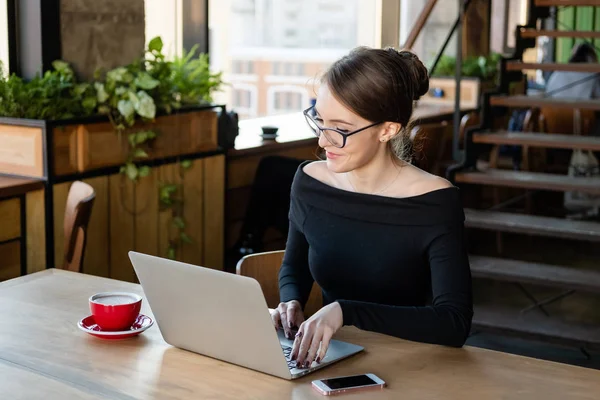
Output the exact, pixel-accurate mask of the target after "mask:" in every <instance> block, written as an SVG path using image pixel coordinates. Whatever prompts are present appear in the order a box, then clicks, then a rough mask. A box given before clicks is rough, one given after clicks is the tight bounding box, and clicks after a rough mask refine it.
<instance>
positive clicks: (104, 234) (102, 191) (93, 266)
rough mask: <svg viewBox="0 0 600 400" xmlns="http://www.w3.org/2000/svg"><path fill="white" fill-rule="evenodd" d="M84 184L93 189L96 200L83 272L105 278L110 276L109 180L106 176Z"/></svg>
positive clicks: (88, 232)
mask: <svg viewBox="0 0 600 400" xmlns="http://www.w3.org/2000/svg"><path fill="white" fill-rule="evenodd" d="M84 182H85V183H87V184H89V185H90V186H92V187H93V188H94V191H95V192H96V199H95V200H94V206H93V208H92V215H91V217H90V223H89V225H88V229H87V243H86V249H85V254H84V258H83V272H84V273H86V274H90V275H97V276H104V277H107V276H109V274H110V257H109V254H110V249H109V243H110V232H109V216H110V211H109V210H110V208H109V204H110V197H109V178H108V176H99V177H97V178H91V179H86V180H85V181H84Z"/></svg>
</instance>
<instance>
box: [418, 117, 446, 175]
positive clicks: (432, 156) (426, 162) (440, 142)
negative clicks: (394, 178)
mask: <svg viewBox="0 0 600 400" xmlns="http://www.w3.org/2000/svg"><path fill="white" fill-rule="evenodd" d="M410 139H411V141H412V146H413V155H414V157H413V164H414V165H416V166H417V167H419V168H421V169H422V170H424V171H427V172H429V173H432V174H436V175H441V174H443V172H444V171H442V170H441V169H442V168H441V165H442V162H443V161H447V160H444V158H445V156H446V155H445V153H446V149H447V148H448V146H449V145H451V143H452V130H451V129H450V125H448V123H447V122H445V121H444V122H441V123H433V124H421V125H416V126H415V127H414V128H413V129H412V131H411V133H410Z"/></svg>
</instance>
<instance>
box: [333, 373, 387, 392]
mask: <svg viewBox="0 0 600 400" xmlns="http://www.w3.org/2000/svg"><path fill="white" fill-rule="evenodd" d="M322 382H323V383H324V384H326V385H327V386H329V387H330V388H331V389H334V390H335V389H347V388H351V387H356V386H367V385H376V384H377V382H375V381H374V380H373V379H371V378H369V377H368V376H367V375H355V376H344V377H341V378H331V379H323V380H322Z"/></svg>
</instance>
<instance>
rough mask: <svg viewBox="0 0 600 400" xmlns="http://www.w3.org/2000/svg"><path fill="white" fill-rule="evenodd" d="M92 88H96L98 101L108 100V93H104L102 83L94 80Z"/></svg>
mask: <svg viewBox="0 0 600 400" xmlns="http://www.w3.org/2000/svg"><path fill="white" fill-rule="evenodd" d="M94 88H95V89H96V97H97V99H98V103H104V102H105V101H106V100H108V93H106V89H105V88H104V83H100V82H96V83H94Z"/></svg>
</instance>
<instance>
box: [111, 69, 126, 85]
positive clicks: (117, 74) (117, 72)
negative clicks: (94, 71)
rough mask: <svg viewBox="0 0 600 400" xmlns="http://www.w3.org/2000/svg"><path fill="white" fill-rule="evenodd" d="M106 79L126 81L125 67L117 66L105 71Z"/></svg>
mask: <svg viewBox="0 0 600 400" xmlns="http://www.w3.org/2000/svg"><path fill="white" fill-rule="evenodd" d="M106 79H107V80H111V81H114V82H126V81H127V68H125V67H118V68H115V69H112V70H110V71H108V72H107V73H106Z"/></svg>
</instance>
